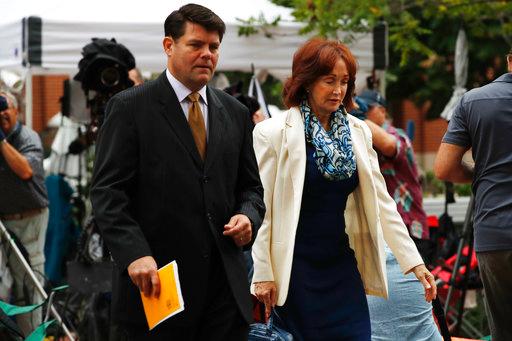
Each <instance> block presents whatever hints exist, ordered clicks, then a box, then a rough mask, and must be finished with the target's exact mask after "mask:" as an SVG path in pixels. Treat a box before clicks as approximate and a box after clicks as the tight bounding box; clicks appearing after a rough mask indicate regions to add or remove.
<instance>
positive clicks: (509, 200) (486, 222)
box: [434, 50, 512, 341]
mask: <svg viewBox="0 0 512 341" xmlns="http://www.w3.org/2000/svg"><path fill="white" fill-rule="evenodd" d="M507 63H508V65H507V66H508V71H509V72H508V73H505V74H504V75H502V76H500V77H499V78H497V79H496V80H495V81H494V82H492V83H490V84H487V85H485V86H483V87H481V88H477V89H473V90H471V91H469V92H467V93H466V94H464V96H463V97H462V99H461V101H460V102H459V104H458V105H457V107H456V108H455V111H454V113H453V116H452V118H451V120H450V123H449V125H448V131H447V132H446V134H445V136H444V138H443V142H442V143H441V146H440V147H439V151H438V153H437V157H436V161H435V166H434V172H435V174H436V176H437V177H438V178H439V179H441V180H445V181H451V182H459V183H460V182H472V189H473V194H474V199H475V200H474V202H475V206H474V213H473V227H474V235H475V238H474V239H475V251H476V256H477V259H478V266H479V270H480V277H481V278H482V282H483V284H484V292H485V301H486V303H487V304H486V309H487V319H488V321H489V327H490V330H491V335H492V339H493V341H505V340H512V324H511V323H510V317H511V316H512V195H511V193H512V143H511V142H510V141H511V132H512V50H510V52H509V54H508V55H507ZM470 148H471V153H472V156H473V160H475V164H474V167H473V166H471V165H468V164H467V163H465V162H463V160H462V157H463V156H464V154H465V152H466V151H468V150H469V149H470Z"/></svg>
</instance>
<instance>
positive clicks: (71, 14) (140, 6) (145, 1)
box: [0, 0, 292, 23]
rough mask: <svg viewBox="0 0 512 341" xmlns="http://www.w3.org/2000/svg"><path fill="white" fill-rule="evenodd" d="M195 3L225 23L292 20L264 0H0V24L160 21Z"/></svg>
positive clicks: (278, 7)
mask: <svg viewBox="0 0 512 341" xmlns="http://www.w3.org/2000/svg"><path fill="white" fill-rule="evenodd" d="M189 2H195V3H198V4H201V5H203V6H206V7H208V8H210V9H211V10H213V11H214V12H215V13H217V14H218V15H219V16H220V17H221V18H222V19H223V20H224V21H226V22H236V18H242V19H247V18H249V17H250V16H251V15H252V16H258V15H259V14H260V13H264V15H265V17H266V18H267V20H272V19H274V18H275V17H277V16H278V15H281V18H282V19H284V20H292V16H291V14H290V12H291V11H290V10H289V9H287V8H284V7H280V6H276V5H274V4H272V3H271V2H270V1H268V0H195V1H190V0H82V1H77V0H1V1H0V13H2V23H9V22H14V21H17V20H20V19H21V18H23V17H26V16H31V15H36V16H40V17H42V18H43V19H54V20H64V21H86V22H90V21H93V22H94V21H95V22H103V21H107V22H162V23H163V22H164V20H165V18H166V17H167V15H168V14H169V13H170V12H172V11H173V10H175V9H178V8H179V7H180V6H182V5H184V4H187V3H189Z"/></svg>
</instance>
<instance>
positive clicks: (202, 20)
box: [164, 4, 226, 41]
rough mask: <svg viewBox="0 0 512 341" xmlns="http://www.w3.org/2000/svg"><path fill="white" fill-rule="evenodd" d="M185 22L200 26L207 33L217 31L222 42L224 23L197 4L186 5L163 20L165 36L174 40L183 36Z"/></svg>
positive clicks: (207, 9)
mask: <svg viewBox="0 0 512 341" xmlns="http://www.w3.org/2000/svg"><path fill="white" fill-rule="evenodd" d="M187 21H188V22H191V23H194V24H198V25H201V26H203V27H204V28H205V29H206V30H207V31H217V33H219V40H220V41H222V37H223V36H224V33H225V32H226V24H224V21H222V19H221V18H220V17H219V16H218V15H217V14H215V13H213V11H211V10H210V9H209V8H206V7H204V6H201V5H197V4H188V5H185V6H182V7H180V9H178V10H176V11H173V12H172V13H171V14H169V16H168V17H167V19H165V23H164V31H165V36H166V37H171V38H172V39H174V40H177V39H179V38H180V37H181V36H183V35H184V34H185V24H186V22H187Z"/></svg>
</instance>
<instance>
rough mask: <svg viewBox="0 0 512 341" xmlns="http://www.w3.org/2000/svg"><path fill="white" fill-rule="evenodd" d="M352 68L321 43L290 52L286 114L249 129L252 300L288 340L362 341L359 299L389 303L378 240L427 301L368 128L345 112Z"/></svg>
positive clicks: (366, 327)
mask: <svg viewBox="0 0 512 341" xmlns="http://www.w3.org/2000/svg"><path fill="white" fill-rule="evenodd" d="M355 73H356V61H355V59H354V57H353V56H352V54H351V52H350V50H349V49H348V48H347V47H346V46H345V45H343V44H341V43H338V42H334V41H328V40H323V39H313V40H310V41H308V42H307V43H305V44H304V45H303V46H301V47H300V48H299V50H298V51H297V52H296V53H295V55H294V59H293V67H292V77H290V78H289V79H288V81H287V82H286V84H285V88H284V102H285V104H286V105H287V106H288V107H289V108H290V109H289V110H288V111H286V112H285V113H283V114H282V115H280V116H278V117H274V118H271V119H269V120H266V121H264V122H261V123H259V124H258V125H257V126H256V128H255V129H254V133H253V136H254V149H255V152H256V157H257V159H258V165H259V170H260V177H261V180H262V183H263V186H264V190H265V191H264V199H265V205H266V209H267V211H266V214H265V218H264V220H263V224H262V226H261V228H260V229H259V231H258V235H257V237H256V241H255V243H254V245H253V249H252V250H253V251H252V256H253V260H254V275H253V280H252V281H253V282H252V285H251V290H252V292H253V293H254V294H255V295H256V296H257V297H258V299H259V300H260V301H261V302H263V303H264V304H265V307H266V313H267V317H268V316H269V315H270V312H271V308H272V307H275V309H274V312H276V313H277V314H276V315H277V316H276V321H275V322H276V323H277V324H278V325H280V326H281V327H283V328H284V329H286V330H288V331H289V332H291V333H292V334H293V336H294V339H295V340H339V339H349V340H370V322H369V314H368V306H367V303H366V296H365V292H366V293H367V294H371V295H377V296H382V297H387V282H386V257H385V252H384V245H385V243H384V240H385V241H386V242H387V244H388V245H389V247H390V248H391V250H392V251H393V253H394V254H395V256H396V258H397V260H398V262H399V263H400V266H401V268H402V271H403V272H404V273H409V272H414V274H415V275H416V277H417V278H418V280H420V282H422V284H423V286H424V287H425V298H426V300H427V301H430V300H432V298H434V297H435V295H436V285H435V282H434V277H433V276H432V274H431V273H430V272H429V271H428V270H427V269H426V267H425V266H424V264H423V261H422V259H421V257H420V255H419V253H418V251H417V249H416V247H415V245H414V242H413V241H412V240H411V238H410V237H409V234H408V232H407V229H406V227H405V226H404V224H403V222H402V219H401V218H400V215H399V214H398V212H397V210H396V205H395V202H394V201H393V200H392V198H391V197H390V196H389V194H388V193H387V190H386V185H385V182H384V180H383V178H382V175H381V174H380V170H379V164H378V160H377V155H376V153H375V151H374V150H373V148H372V140H371V133H370V131H369V128H368V127H367V125H366V124H365V123H364V122H363V121H360V120H358V119H356V118H354V117H353V116H351V115H348V114H347V112H346V110H351V109H352V106H353V104H352V95H353V92H354V86H355Z"/></svg>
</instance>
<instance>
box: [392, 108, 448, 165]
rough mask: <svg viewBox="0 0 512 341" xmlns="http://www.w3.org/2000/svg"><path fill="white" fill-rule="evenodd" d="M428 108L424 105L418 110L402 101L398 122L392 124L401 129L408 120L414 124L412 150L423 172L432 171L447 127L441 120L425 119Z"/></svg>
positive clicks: (444, 121)
mask: <svg viewBox="0 0 512 341" xmlns="http://www.w3.org/2000/svg"><path fill="white" fill-rule="evenodd" d="M429 107H430V103H425V105H424V106H423V107H421V108H420V107H418V106H416V104H414V102H412V101H410V100H404V101H403V102H402V103H401V115H399V116H398V117H399V118H400V119H399V121H398V122H394V123H395V125H396V126H398V127H401V128H405V127H406V125H407V122H408V121H409V120H412V121H413V122H414V124H415V137H414V141H413V148H414V152H415V153H416V156H417V160H418V162H419V163H420V165H421V167H422V168H423V169H425V170H431V169H432V167H433V163H434V159H435V154H436V153H437V150H438V149H439V145H440V144H441V140H442V138H443V136H444V133H445V132H446V128H447V127H448V123H447V122H446V120H444V119H442V118H437V119H433V120H427V119H425V117H426V114H427V111H428V109H429Z"/></svg>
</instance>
